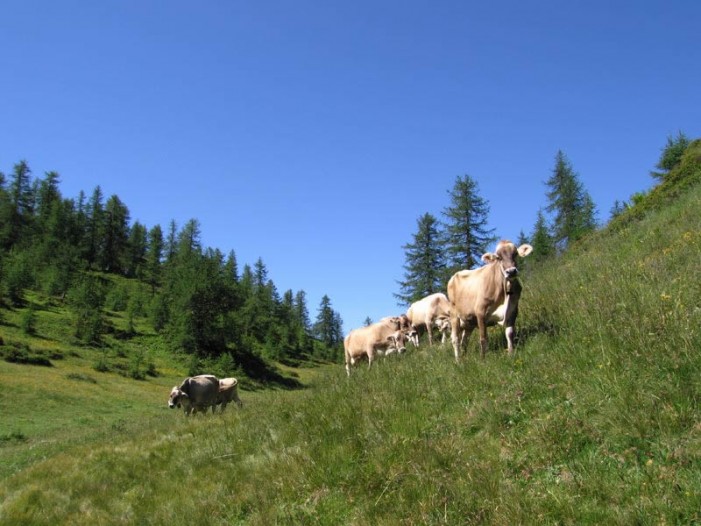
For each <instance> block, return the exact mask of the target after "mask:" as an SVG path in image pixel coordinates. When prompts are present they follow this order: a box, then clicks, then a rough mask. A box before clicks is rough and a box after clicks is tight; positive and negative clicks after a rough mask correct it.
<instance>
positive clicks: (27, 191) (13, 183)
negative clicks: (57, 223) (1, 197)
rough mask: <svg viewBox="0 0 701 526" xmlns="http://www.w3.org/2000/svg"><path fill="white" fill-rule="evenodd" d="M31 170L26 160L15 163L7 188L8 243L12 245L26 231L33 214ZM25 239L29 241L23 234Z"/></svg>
mask: <svg viewBox="0 0 701 526" xmlns="http://www.w3.org/2000/svg"><path fill="white" fill-rule="evenodd" d="M31 176H32V171H31V170H30V168H29V165H28V164H27V162H26V161H20V162H19V163H17V164H15V166H14V169H13V171H12V175H11V176H10V185H9V189H8V193H9V197H10V214H9V227H10V229H9V230H10V231H9V245H10V246H12V245H14V244H16V243H18V242H19V240H20V239H22V238H23V235H24V234H26V233H28V232H27V229H28V228H29V226H30V223H31V220H32V215H33V212H34V210H33V206H32V205H33V201H34V197H33V194H32V179H31ZM24 239H25V240H26V241H30V240H29V239H28V238H27V236H24Z"/></svg>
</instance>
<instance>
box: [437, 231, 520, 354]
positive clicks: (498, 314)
mask: <svg viewBox="0 0 701 526" xmlns="http://www.w3.org/2000/svg"><path fill="white" fill-rule="evenodd" d="M532 251H533V247H532V246H531V245H527V244H523V245H521V246H520V247H518V248H516V246H515V245H514V244H513V243H512V242H511V241H500V242H499V243H498V244H497V247H496V250H495V252H494V253H491V252H487V253H486V254H484V255H483V256H482V261H484V262H485V263H487V264H486V265H485V266H483V267H480V268H478V269H474V270H461V271H459V272H456V273H455V274H454V275H453V277H451V278H450V281H449V282H448V298H449V299H450V303H451V317H450V324H451V337H450V339H451V341H452V343H453V350H454V351H455V359H456V360H457V359H458V357H459V355H460V347H461V344H462V341H463V338H462V337H461V333H462V331H464V339H469V337H470V334H471V333H472V331H473V330H474V329H475V327H476V328H478V329H479V334H480V355H481V356H482V358H484V355H485V353H486V352H487V326H488V325H490V324H495V323H500V324H501V325H503V326H504V327H505V328H506V329H505V332H506V341H507V346H508V352H509V355H513V353H514V325H515V323H516V316H517V314H518V301H519V298H520V296H521V283H520V282H519V281H518V279H516V277H517V276H518V268H517V266H516V264H517V258H518V257H526V256H527V255H528V254H530V253H531V252H532Z"/></svg>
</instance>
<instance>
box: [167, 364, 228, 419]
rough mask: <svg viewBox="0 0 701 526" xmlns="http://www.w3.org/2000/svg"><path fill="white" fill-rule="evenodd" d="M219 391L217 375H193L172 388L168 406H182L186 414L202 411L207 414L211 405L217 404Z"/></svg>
mask: <svg viewBox="0 0 701 526" xmlns="http://www.w3.org/2000/svg"><path fill="white" fill-rule="evenodd" d="M218 393H219V380H218V379H217V377H216V376H213V375H211V374H202V375H199V376H192V377H189V378H185V380H183V383H181V384H180V387H178V386H175V387H173V389H171V391H170V397H169V398H168V407H170V408H171V409H175V408H176V407H182V408H183V411H184V412H185V416H189V415H190V414H197V413H198V412H200V411H202V412H203V413H205V414H206V413H207V409H209V406H214V405H215V404H216V400H217V395H218ZM212 410H214V409H212Z"/></svg>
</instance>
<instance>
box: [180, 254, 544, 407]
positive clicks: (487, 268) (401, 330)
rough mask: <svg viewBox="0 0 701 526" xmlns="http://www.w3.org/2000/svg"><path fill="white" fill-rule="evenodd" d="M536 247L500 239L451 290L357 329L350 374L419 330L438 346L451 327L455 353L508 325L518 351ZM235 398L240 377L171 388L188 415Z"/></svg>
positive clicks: (483, 345) (350, 342)
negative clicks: (521, 309)
mask: <svg viewBox="0 0 701 526" xmlns="http://www.w3.org/2000/svg"><path fill="white" fill-rule="evenodd" d="M532 251H533V247H532V246H531V245H528V244H523V245H521V246H519V247H516V245H514V244H513V243H512V242H511V241H500V242H499V243H498V244H497V247H496V250H495V251H494V252H487V253H486V254H483V255H482V261H483V262H484V263H486V264H485V265H484V266H482V267H480V268H477V269H473V270H460V271H458V272H456V273H455V274H453V276H452V277H451V278H450V280H449V281H448V287H447V292H448V295H447V296H446V295H445V294H443V293H441V292H438V293H436V294H431V295H430V296H427V297H425V298H423V299H422V300H419V301H417V302H415V303H413V304H412V305H411V306H410V307H409V309H408V310H407V312H406V314H402V315H400V316H389V317H386V318H383V319H381V320H380V321H379V322H377V323H373V324H371V325H368V326H366V327H361V328H359V329H354V330H352V331H351V332H350V333H349V334H348V336H346V338H345V340H344V341H343V346H344V350H345V363H346V373H347V374H348V375H349V376H350V368H351V365H354V364H355V362H356V361H358V360H359V359H367V361H368V367H370V366H371V365H372V361H373V359H374V357H375V354H384V355H387V354H390V353H393V352H397V353H403V352H404V351H405V350H406V342H412V343H413V344H414V346H416V347H418V346H419V331H425V332H426V333H427V335H428V342H429V345H433V335H432V331H433V328H434V327H436V328H438V329H439V330H440V332H441V334H442V338H441V343H444V342H445V340H446V336H447V333H448V330H450V340H451V343H452V345H453V351H454V352H455V360H456V361H457V360H458V359H459V357H460V348H461V347H462V346H463V344H464V342H466V341H467V340H469V337H470V335H471V334H472V332H473V331H474V330H475V329H478V330H479V335H480V354H481V356H482V358H484V355H485V353H486V351H487V327H488V326H490V325H495V324H499V325H502V326H503V327H504V329H505V332H506V342H507V347H508V353H509V355H513V353H514V325H515V323H516V316H517V314H518V301H519V298H520V296H521V283H520V282H519V281H518V279H516V277H517V276H518V266H517V260H518V258H524V257H526V256H527V255H528V254H530V253H531V252H532ZM231 401H234V402H236V404H237V405H238V406H239V407H240V406H241V405H242V403H241V400H240V399H239V396H238V381H237V380H236V378H224V379H222V380H219V379H218V378H217V377H216V376H213V375H209V374H206V375H200V376H193V377H189V378H186V379H185V380H184V381H183V383H182V384H180V386H179V387H178V386H176V387H173V389H172V390H171V392H170V398H169V400H168V406H169V407H170V408H171V409H172V408H175V407H182V408H183V410H184V411H185V415H190V414H197V413H198V412H203V413H206V412H207V410H208V409H209V408H210V407H211V408H212V412H214V411H215V410H216V407H217V406H218V405H221V411H222V412H223V411H224V409H225V408H226V406H227V404H228V403H229V402H231Z"/></svg>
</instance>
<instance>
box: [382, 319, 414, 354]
mask: <svg viewBox="0 0 701 526" xmlns="http://www.w3.org/2000/svg"><path fill="white" fill-rule="evenodd" d="M380 323H390V324H393V325H394V327H395V329H396V330H398V331H402V332H403V333H404V335H405V336H406V337H407V339H408V340H409V341H410V342H411V343H413V344H414V347H418V346H419V333H418V332H417V331H416V329H415V328H414V326H413V325H412V324H411V320H410V319H409V317H408V316H407V315H406V314H400V315H399V316H386V317H384V318H382V319H380Z"/></svg>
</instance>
